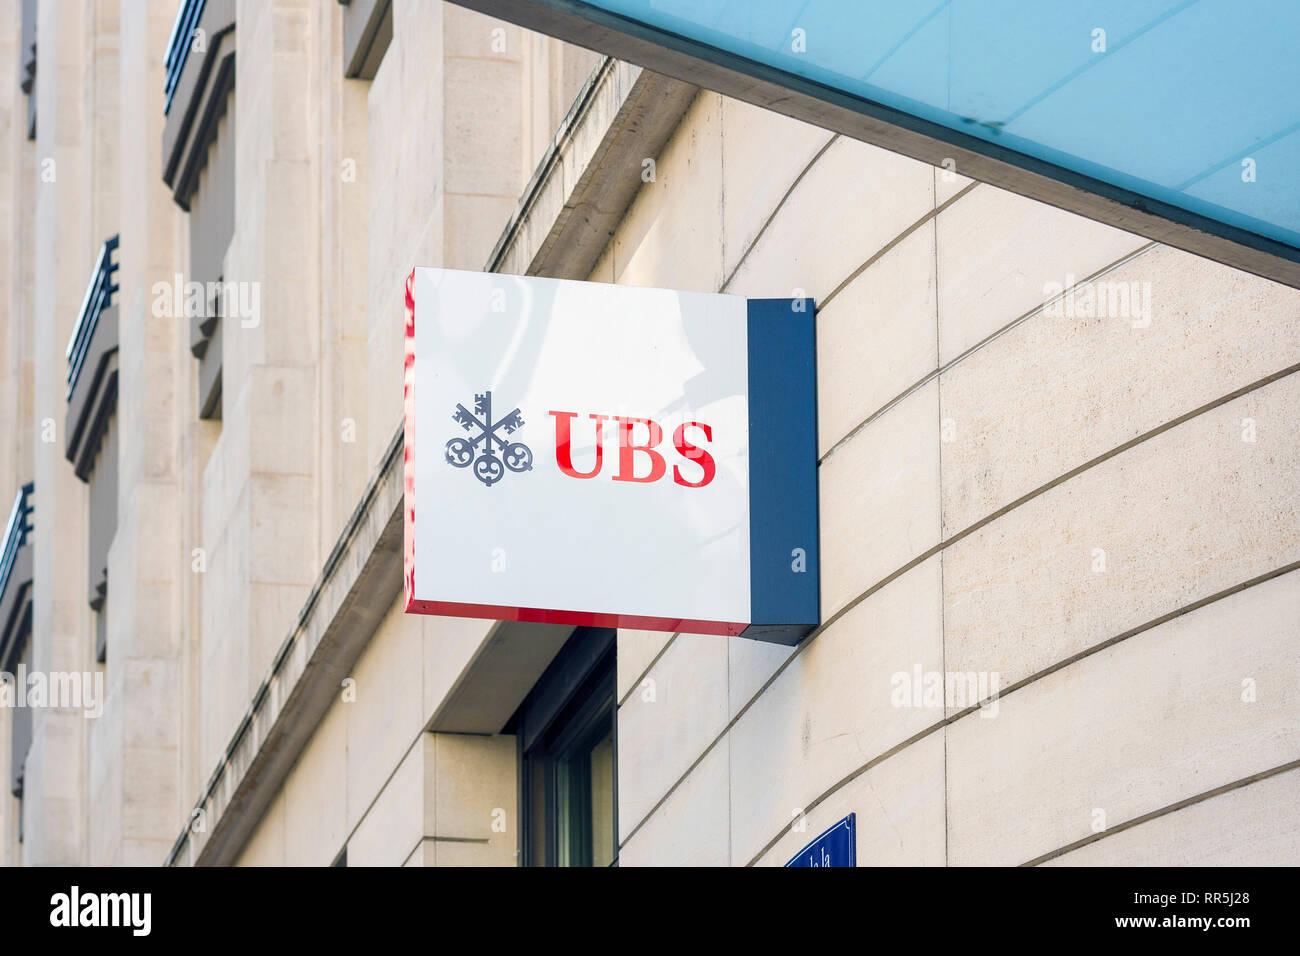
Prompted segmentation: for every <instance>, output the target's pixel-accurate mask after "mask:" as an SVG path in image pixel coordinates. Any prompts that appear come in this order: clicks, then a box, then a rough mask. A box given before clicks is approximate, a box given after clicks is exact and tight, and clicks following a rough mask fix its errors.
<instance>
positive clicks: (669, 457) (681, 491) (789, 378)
mask: <svg viewBox="0 0 1300 956" xmlns="http://www.w3.org/2000/svg"><path fill="white" fill-rule="evenodd" d="M814 360H815V352H814V339H813V303H812V301H811V300H809V299H745V298H743V297H740V296H732V295H709V294H703V293H695V292H675V291H671V290H667V289H638V288H630V287H627V286H616V285H609V284H605V283H597V282H573V281H567V280H559V279H540V278H532V277H521V276H503V275H497V274H493V273H480V272H459V271H452V270H446V269H415V270H414V271H413V272H412V273H411V275H410V276H409V278H408V279H407V285H406V369H405V385H404V388H405V418H406V448H405V508H404V510H405V522H404V523H405V542H404V545H405V550H404V579H405V594H406V610H407V611H408V612H412V613H423V614H443V615H451V616H456V617H486V618H495V619H500V620H518V621H542V622H553V623H562V624H588V625H598V626H605V627H634V628H644V629H651V630H673V631H687V632H694V633H703V634H732V635H743V636H746V637H753V638H757V639H759V640H768V641H777V642H780V643H786V644H793V643H796V642H798V641H799V639H800V638H802V637H803V636H804V635H805V634H807V633H808V632H809V631H810V630H812V628H814V627H815V626H816V625H817V623H818V621H819V606H818V545H817V472H816V469H817V447H816V434H817V428H816V379H815V374H814Z"/></svg>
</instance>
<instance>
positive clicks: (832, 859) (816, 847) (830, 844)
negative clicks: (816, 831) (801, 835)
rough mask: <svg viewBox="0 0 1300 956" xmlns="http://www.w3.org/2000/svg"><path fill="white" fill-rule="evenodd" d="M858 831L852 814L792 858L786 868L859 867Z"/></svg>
mask: <svg viewBox="0 0 1300 956" xmlns="http://www.w3.org/2000/svg"><path fill="white" fill-rule="evenodd" d="M857 865H858V831H857V822H856V817H855V816H854V814H852V813H850V814H849V815H848V816H847V817H845V818H844V819H843V820H841V821H840V822H839V823H837V824H835V826H833V827H831V828H830V829H829V830H827V831H826V832H825V833H823V834H822V835H821V836H819V837H818V838H817V839H815V840H813V841H812V842H811V843H809V844H808V845H807V846H806V847H804V848H803V849H802V850H800V851H799V852H798V853H796V854H795V855H794V856H792V857H791V858H790V862H789V863H787V864H786V866H857Z"/></svg>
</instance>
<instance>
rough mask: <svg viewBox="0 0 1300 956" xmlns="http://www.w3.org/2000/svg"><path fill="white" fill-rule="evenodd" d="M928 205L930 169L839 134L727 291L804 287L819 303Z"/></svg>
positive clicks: (764, 292) (777, 292) (776, 292)
mask: <svg viewBox="0 0 1300 956" xmlns="http://www.w3.org/2000/svg"><path fill="white" fill-rule="evenodd" d="M733 199H734V197H733ZM933 206H934V177H933V174H932V173H931V170H930V167H928V166H926V165H925V164H923V163H918V162H916V161H915V160H911V159H906V158H904V157H902V156H899V155H897V154H895V153H888V152H885V151H884V150H882V149H877V148H876V147H874V146H868V145H866V144H865V143H859V142H857V141H855V140H851V139H846V138H844V137H840V138H839V139H837V140H836V141H835V142H834V144H832V146H831V147H830V149H828V150H826V152H825V153H824V154H823V155H822V157H821V159H820V160H818V161H817V163H816V164H815V165H814V166H813V167H812V169H810V170H809V171H808V174H807V175H806V176H804V178H803V180H802V181H801V182H800V183H799V185H798V186H797V187H796V188H795V189H794V190H793V191H792V192H791V193H790V197H789V199H787V200H786V202H785V204H784V205H783V206H782V207H781V210H780V212H779V213H778V214H777V215H776V216H775V217H774V218H773V220H772V223H771V225H770V226H769V227H768V229H767V231H766V232H764V234H763V236H762V238H761V239H760V240H759V241H758V243H757V244H756V245H755V246H754V247H753V249H752V250H751V251H750V252H749V255H748V256H747V257H746V258H745V260H744V262H743V263H742V264H741V267H740V268H739V269H738V270H737V271H736V275H735V278H734V279H733V280H732V283H731V285H730V286H729V287H728V289H727V291H728V292H734V293H737V294H740V295H750V296H776V297H779V296H790V295H794V294H795V292H794V290H796V289H801V290H803V293H802V294H804V295H810V296H812V297H813V298H815V299H817V301H818V302H821V301H822V300H823V299H825V298H826V297H827V296H828V295H830V293H831V292H832V291H834V289H835V288H836V287H837V286H839V285H840V283H842V282H843V281H844V280H845V279H847V278H848V277H849V275H850V274H851V273H852V272H853V271H854V270H855V269H857V268H858V267H860V266H862V265H863V264H864V263H866V262H867V260H868V259H870V258H871V257H872V256H874V255H876V254H877V253H879V252H880V251H881V250H882V249H884V248H885V246H886V245H887V244H888V243H890V242H891V241H893V240H894V239H895V238H897V237H898V236H899V235H900V234H901V233H902V232H903V231H904V230H905V229H907V228H908V227H909V226H911V225H913V224H914V223H916V222H917V221H918V220H920V219H921V218H923V217H924V216H926V215H928V214H929V213H930V212H931V211H932V210H933Z"/></svg>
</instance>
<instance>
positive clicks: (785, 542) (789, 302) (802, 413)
mask: <svg viewBox="0 0 1300 956" xmlns="http://www.w3.org/2000/svg"><path fill="white" fill-rule="evenodd" d="M748 332H749V562H750V564H749V566H750V626H749V627H748V628H746V629H745V630H744V632H743V633H742V634H741V636H742V637H751V638H759V637H761V639H762V640H765V641H775V642H777V643H782V644H791V645H793V644H798V643H799V641H801V640H802V639H803V638H804V637H805V636H806V635H807V634H808V632H809V631H811V630H813V628H815V627H816V626H817V625H818V624H819V623H820V621H821V614H820V600H819V582H820V580H821V577H820V573H819V567H818V540H817V340H816V310H815V306H814V303H813V300H812V299H750V300H749V328H748Z"/></svg>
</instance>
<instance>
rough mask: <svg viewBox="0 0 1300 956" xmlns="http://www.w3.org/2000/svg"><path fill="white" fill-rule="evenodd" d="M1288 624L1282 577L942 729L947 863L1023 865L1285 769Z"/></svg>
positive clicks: (1296, 725)
mask: <svg viewBox="0 0 1300 956" xmlns="http://www.w3.org/2000/svg"><path fill="white" fill-rule="evenodd" d="M1297 621H1300V573H1297V572H1292V573H1290V574H1288V575H1284V576H1282V577H1279V578H1274V579H1273V580H1271V581H1268V582H1266V583H1264V584H1260V585H1257V586H1255V587H1253V588H1249V589H1247V590H1245V591H1241V592H1238V593H1237V594H1234V595H1232V596H1231V597H1228V598H1224V599H1222V600H1220V601H1216V602H1215V603H1213V604H1210V605H1208V606H1206V607H1203V608H1200V609H1198V610H1196V611H1193V612H1191V613H1189V614H1185V615H1183V616H1181V617H1178V618H1175V619H1173V620H1172V621H1170V622H1168V623H1166V624H1163V625H1160V626H1159V627H1156V628H1152V629H1151V630H1148V631H1145V632H1143V633H1141V634H1138V635H1136V636H1134V637H1131V638H1128V639H1127V640H1125V641H1122V642H1120V643H1119V644H1116V645H1114V646H1112V647H1109V648H1107V649H1106V650H1103V651H1100V652H1098V653H1096V654H1093V655H1091V656H1089V657H1086V658H1084V659H1083V660H1080V661H1078V662H1076V663H1074V664H1071V665H1069V666H1068V667H1065V668H1063V669H1061V670H1058V671H1056V672H1055V673H1053V674H1049V675H1048V676H1046V677H1043V678H1040V679H1039V680H1036V681H1034V682H1033V683H1032V684H1029V685H1028V686H1027V687H1024V688H1023V689H1021V690H1018V691H1015V692H1014V693H1012V694H1010V695H1008V696H1006V697H1003V698H1002V699H1001V700H1000V701H999V704H1000V710H999V713H998V716H997V717H996V718H995V719H991V720H987V719H983V718H981V717H980V716H979V715H977V714H972V715H970V716H967V717H964V718H962V719H961V720H958V721H956V722H955V723H953V724H951V725H949V727H948V745H947V760H948V784H947V786H948V855H949V862H950V863H952V864H956V865H967V864H978V865H990V864H992V865H1001V864H1018V863H1024V862H1027V861H1029V860H1033V859H1035V858H1037V857H1039V856H1041V855H1043V854H1045V853H1050V852H1052V851H1054V850H1057V849H1060V848H1062V847H1064V846H1067V845H1069V844H1071V843H1073V842H1075V841H1076V840H1081V839H1084V838H1086V837H1089V836H1091V835H1092V834H1093V833H1094V832H1096V831H1095V830H1094V825H1098V826H1104V827H1114V826H1115V825H1117V824H1120V823H1123V822H1126V821H1129V820H1133V819H1135V818H1137V817H1139V816H1142V815H1143V814H1147V813H1151V812H1153V811H1157V810H1160V809H1162V808H1165V807H1169V806H1171V805H1173V804H1175V803H1177V802H1179V801H1181V800H1186V799H1188V798H1190V797H1194V796H1196V795H1198V794H1203V793H1206V792H1208V791H1210V790H1213V789H1215V788H1217V787H1222V786H1224V785H1226V784H1230V783H1233V782H1234V781H1238V780H1242V779H1244V778H1247V777H1249V776H1251V775H1253V774H1257V773H1260V772H1263V771H1265V770H1269V769H1271V768H1273V767H1277V766H1280V765H1282V764H1284V763H1287V762H1289V761H1292V760H1294V759H1295V754H1296V751H1297V747H1298V746H1300V706H1297V705H1298V704H1300V690H1297V688H1300V661H1298V660H1297V658H1296V654H1295V647H1296V639H1297V636H1298V633H1300V632H1298V631H1297ZM951 660H952V658H951V656H949V666H950V667H951ZM1246 680H1251V681H1254V686H1255V694H1254V697H1255V699H1254V700H1253V701H1251V700H1244V699H1243V697H1246V696H1247V695H1246V694H1245V693H1244V691H1245V688H1243V681H1246ZM1099 813H1100V814H1104V816H1099V815H1098V814H1099ZM1094 821H1096V824H1094ZM1131 839H1136V836H1135V837H1133V838H1131ZM1102 842H1104V841H1102Z"/></svg>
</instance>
